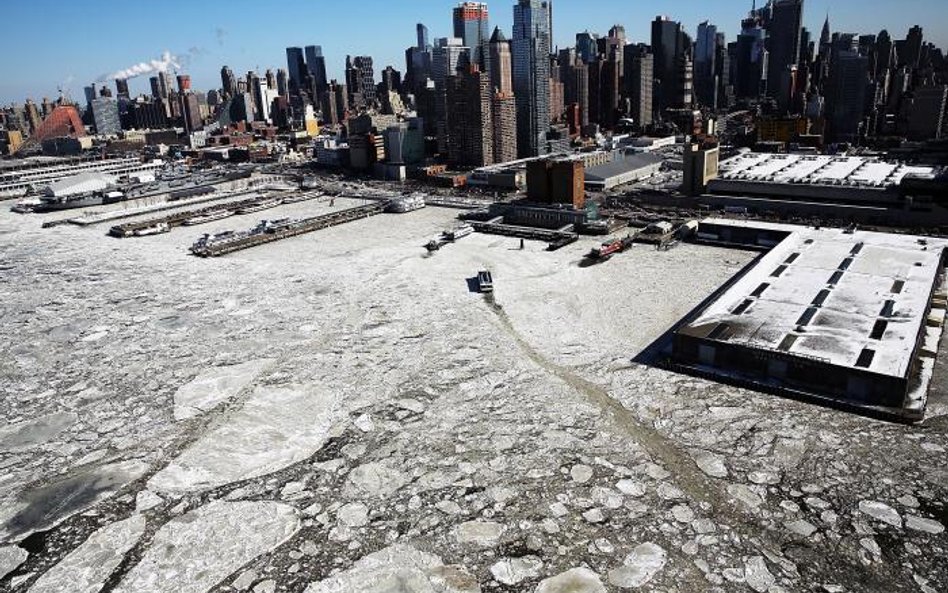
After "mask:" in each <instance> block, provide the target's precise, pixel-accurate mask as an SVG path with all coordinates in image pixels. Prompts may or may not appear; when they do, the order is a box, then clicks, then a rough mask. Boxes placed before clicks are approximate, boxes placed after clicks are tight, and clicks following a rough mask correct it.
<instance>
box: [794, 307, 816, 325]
mask: <svg viewBox="0 0 948 593" xmlns="http://www.w3.org/2000/svg"><path fill="white" fill-rule="evenodd" d="M817 312H819V309H817V308H816V307H810V308H808V309H807V310H806V311H804V312H803V315H801V316H800V319H798V320H797V325H810V322H811V321H813V318H814V317H816V314H817Z"/></svg>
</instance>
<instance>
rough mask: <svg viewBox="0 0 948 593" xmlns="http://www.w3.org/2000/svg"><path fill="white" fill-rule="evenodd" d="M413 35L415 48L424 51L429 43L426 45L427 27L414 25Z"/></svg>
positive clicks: (419, 24)
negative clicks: (415, 43) (415, 42)
mask: <svg viewBox="0 0 948 593" xmlns="http://www.w3.org/2000/svg"><path fill="white" fill-rule="evenodd" d="M415 35H416V37H417V45H415V47H418V48H421V49H425V48H427V47H428V46H429V45H430V43H428V27H426V26H424V25H423V24H421V23H418V24H416V25H415Z"/></svg>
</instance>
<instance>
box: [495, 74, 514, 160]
mask: <svg viewBox="0 0 948 593" xmlns="http://www.w3.org/2000/svg"><path fill="white" fill-rule="evenodd" d="M491 115H492V116H493V134H494V147H493V155H494V162H495V163H506V162H509V161H513V160H516V159H517V100H516V98H515V97H514V95H513V93H512V92H510V91H507V92H504V91H495V92H494V95H493V99H492V103H491Z"/></svg>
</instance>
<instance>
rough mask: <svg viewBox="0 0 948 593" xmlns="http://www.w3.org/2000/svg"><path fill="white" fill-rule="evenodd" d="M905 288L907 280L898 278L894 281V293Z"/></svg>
mask: <svg viewBox="0 0 948 593" xmlns="http://www.w3.org/2000/svg"><path fill="white" fill-rule="evenodd" d="M903 288H905V280H896V281H895V282H893V283H892V292H893V294H899V293H900V292H902V289H903Z"/></svg>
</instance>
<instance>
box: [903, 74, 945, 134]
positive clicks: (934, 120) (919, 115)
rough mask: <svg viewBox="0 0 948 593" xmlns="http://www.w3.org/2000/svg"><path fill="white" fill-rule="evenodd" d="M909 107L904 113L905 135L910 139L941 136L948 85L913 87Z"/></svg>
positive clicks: (943, 126)
mask: <svg viewBox="0 0 948 593" xmlns="http://www.w3.org/2000/svg"><path fill="white" fill-rule="evenodd" d="M913 94H914V96H913V98H912V105H911V109H909V110H908V113H907V114H906V117H905V119H906V131H905V132H906V135H907V136H908V137H909V138H910V139H912V140H931V139H933V138H935V139H938V138H942V137H943V136H944V134H945V132H946V122H945V117H946V114H948V85H944V84H939V85H934V86H923V87H918V88H916V89H915V92H914V93H913Z"/></svg>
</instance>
